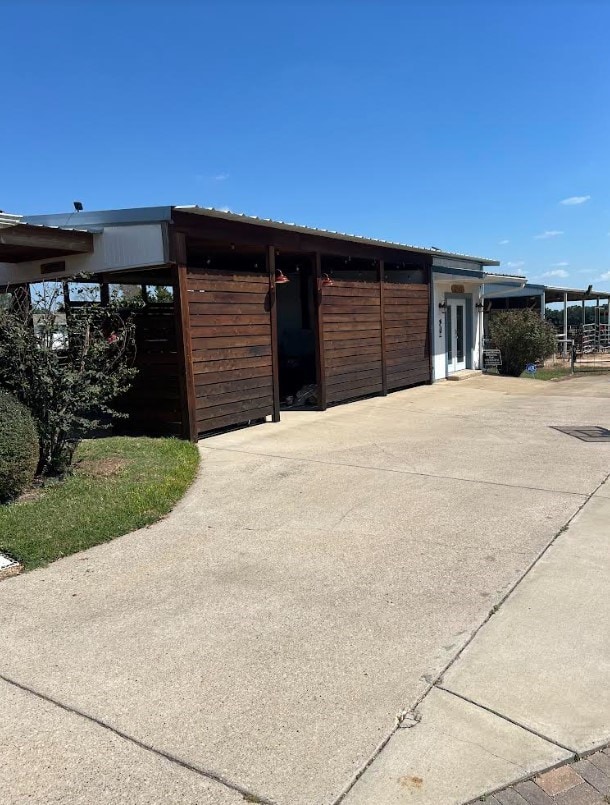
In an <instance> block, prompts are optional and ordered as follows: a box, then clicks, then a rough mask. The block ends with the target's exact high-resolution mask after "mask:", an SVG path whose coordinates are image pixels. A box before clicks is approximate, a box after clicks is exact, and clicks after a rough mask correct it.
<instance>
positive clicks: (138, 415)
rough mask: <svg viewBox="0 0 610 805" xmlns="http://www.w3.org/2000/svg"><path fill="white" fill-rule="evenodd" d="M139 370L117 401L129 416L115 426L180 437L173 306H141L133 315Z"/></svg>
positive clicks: (177, 367)
mask: <svg viewBox="0 0 610 805" xmlns="http://www.w3.org/2000/svg"><path fill="white" fill-rule="evenodd" d="M133 317H134V322H135V340H136V357H135V366H136V368H137V369H138V373H137V375H136V377H135V379H134V381H133V384H132V386H131V388H130V389H129V391H128V392H127V393H126V394H125V395H123V396H122V397H121V398H120V400H119V401H118V403H117V405H118V408H119V410H121V411H123V412H124V413H126V414H128V415H129V418H128V419H126V420H118V421H117V427H118V428H119V429H121V430H124V431H127V432H144V433H155V434H163V435H171V436H183V435H184V431H183V416H182V400H181V394H180V377H181V374H182V372H181V366H180V361H179V355H178V339H177V337H176V318H175V313H174V307H173V305H167V306H166V307H160V308H152V309H151V308H143V309H142V310H141V311H137V312H135V313H134V314H133Z"/></svg>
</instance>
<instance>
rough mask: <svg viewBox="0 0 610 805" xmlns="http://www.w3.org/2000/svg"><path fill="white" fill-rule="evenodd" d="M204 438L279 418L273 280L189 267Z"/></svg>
mask: <svg viewBox="0 0 610 805" xmlns="http://www.w3.org/2000/svg"><path fill="white" fill-rule="evenodd" d="M187 288H188V303H189V321H190V332H191V346H192V356H193V372H194V376H195V395H196V402H197V429H198V432H199V433H200V434H203V433H206V432H209V431H212V430H216V429H217V428H224V427H230V426H231V425H240V424H244V423H247V422H249V421H250V420H253V419H263V418H264V417H266V416H271V415H272V413H273V369H272V358H271V354H272V349H271V314H270V295H269V276H268V274H266V273H263V272H261V273H256V274H250V273H247V274H246V273H233V272H230V271H211V270H205V269H197V268H189V269H188V271H187Z"/></svg>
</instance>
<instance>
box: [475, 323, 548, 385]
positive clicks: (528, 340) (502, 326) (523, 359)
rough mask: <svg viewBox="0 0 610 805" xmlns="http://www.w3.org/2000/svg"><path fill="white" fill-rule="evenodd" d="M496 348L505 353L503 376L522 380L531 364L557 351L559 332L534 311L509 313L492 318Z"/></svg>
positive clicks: (492, 336) (490, 328)
mask: <svg viewBox="0 0 610 805" xmlns="http://www.w3.org/2000/svg"><path fill="white" fill-rule="evenodd" d="M489 330H490V335H491V340H492V341H493V343H494V346H495V347H496V348H497V349H499V350H500V352H501V353H502V366H500V367H499V371H500V374H502V375H510V376H511V377H519V376H520V375H521V373H522V372H523V371H524V370H525V367H526V365H527V364H528V363H534V362H535V361H543V360H544V359H545V358H548V357H549V356H550V355H552V354H553V352H554V351H555V344H556V340H555V329H554V328H553V326H552V325H551V324H549V322H547V321H545V320H544V319H541V318H540V314H539V313H538V312H537V311H534V310H506V311H502V312H499V313H494V314H493V315H492V316H491V317H490V321H489Z"/></svg>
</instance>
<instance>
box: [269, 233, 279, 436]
mask: <svg viewBox="0 0 610 805" xmlns="http://www.w3.org/2000/svg"><path fill="white" fill-rule="evenodd" d="M267 269H268V271H269V316H270V320H271V373H272V377H273V380H272V382H273V408H272V411H273V413H272V416H271V420H272V422H279V421H280V373H279V365H278V361H279V355H278V343H277V295H276V291H275V246H267Z"/></svg>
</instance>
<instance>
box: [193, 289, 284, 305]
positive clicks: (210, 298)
mask: <svg viewBox="0 0 610 805" xmlns="http://www.w3.org/2000/svg"><path fill="white" fill-rule="evenodd" d="M268 296H269V290H268V289H267V292H266V293H237V292H236V291H204V292H197V293H190V294H189V304H191V305H193V304H197V303H199V304H201V303H204V304H206V305H210V304H214V303H216V302H218V303H222V304H228V305H230V304H235V305H264V304H265V302H266V300H267V297H268Z"/></svg>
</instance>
